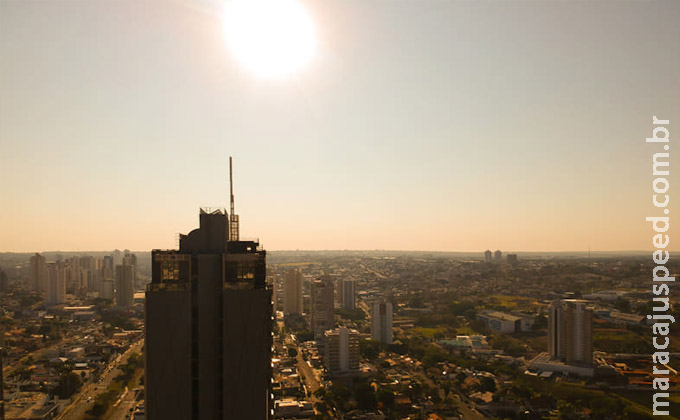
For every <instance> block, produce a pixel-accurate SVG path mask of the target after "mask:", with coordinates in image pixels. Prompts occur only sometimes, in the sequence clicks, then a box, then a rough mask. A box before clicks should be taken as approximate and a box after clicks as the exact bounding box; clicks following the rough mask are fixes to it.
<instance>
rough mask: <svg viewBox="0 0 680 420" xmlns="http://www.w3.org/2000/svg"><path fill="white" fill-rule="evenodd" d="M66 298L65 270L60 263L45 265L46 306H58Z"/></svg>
mask: <svg viewBox="0 0 680 420" xmlns="http://www.w3.org/2000/svg"><path fill="white" fill-rule="evenodd" d="M65 298H66V270H65V268H64V265H63V263H62V262H61V261H58V262H54V263H49V264H48V265H47V296H46V303H47V304H48V305H59V304H61V303H64V301H65Z"/></svg>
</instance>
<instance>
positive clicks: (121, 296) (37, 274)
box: [30, 251, 139, 308]
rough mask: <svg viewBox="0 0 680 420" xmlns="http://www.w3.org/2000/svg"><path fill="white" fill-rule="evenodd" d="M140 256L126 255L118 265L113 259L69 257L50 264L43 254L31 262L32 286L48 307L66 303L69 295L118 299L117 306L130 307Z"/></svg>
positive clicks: (127, 252)
mask: <svg viewBox="0 0 680 420" xmlns="http://www.w3.org/2000/svg"><path fill="white" fill-rule="evenodd" d="M136 267H137V256H136V255H135V254H132V253H130V252H129V251H126V252H125V255H124V256H123V257H122V259H121V261H120V263H119V264H115V265H114V256H113V255H110V256H109V255H107V256H104V257H103V258H97V257H93V256H83V257H70V258H67V259H65V260H57V261H49V262H48V261H47V259H46V258H45V257H44V256H43V255H41V254H35V255H33V256H32V257H31V259H30V287H31V289H32V290H34V291H36V292H39V293H42V294H44V295H45V301H46V303H47V305H50V306H53V305H60V304H63V303H65V302H66V300H65V298H66V292H67V290H69V291H70V292H72V293H73V294H74V295H77V296H81V297H86V296H91V297H100V298H103V299H108V300H113V299H115V302H116V306H117V307H120V308H130V307H131V306H132V303H133V299H134V291H135V289H136V288H138V287H139V285H138V284H137V275H136Z"/></svg>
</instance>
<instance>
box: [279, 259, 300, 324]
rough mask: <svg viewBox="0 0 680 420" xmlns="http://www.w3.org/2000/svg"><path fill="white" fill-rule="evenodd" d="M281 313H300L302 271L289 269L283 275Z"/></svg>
mask: <svg viewBox="0 0 680 420" xmlns="http://www.w3.org/2000/svg"><path fill="white" fill-rule="evenodd" d="M283 313H284V314H285V315H299V314H301V313H302V273H301V272H300V270H295V269H290V270H288V271H287V272H286V274H284V276H283Z"/></svg>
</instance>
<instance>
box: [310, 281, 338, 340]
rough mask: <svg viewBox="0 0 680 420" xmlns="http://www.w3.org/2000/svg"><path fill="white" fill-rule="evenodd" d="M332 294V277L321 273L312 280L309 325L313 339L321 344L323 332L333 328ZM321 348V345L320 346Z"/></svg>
mask: <svg viewBox="0 0 680 420" xmlns="http://www.w3.org/2000/svg"><path fill="white" fill-rule="evenodd" d="M333 298H334V295H333V278H332V277H331V276H328V275H323V276H321V278H319V279H316V280H314V281H313V282H312V290H311V312H312V316H311V327H312V333H314V339H315V340H316V341H317V342H318V343H321V344H323V340H324V333H325V332H326V331H328V330H330V329H333V326H334V325H335V324H334V319H333V317H334V316H335V311H334V308H333V305H334V299H333ZM320 348H323V345H321V346H320Z"/></svg>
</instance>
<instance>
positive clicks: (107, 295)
mask: <svg viewBox="0 0 680 420" xmlns="http://www.w3.org/2000/svg"><path fill="white" fill-rule="evenodd" d="M114 274H115V271H114V264H113V255H106V256H104V260H103V261H102V266H101V268H100V274H99V280H98V282H97V283H96V284H95V287H97V289H95V290H94V291H97V292H99V297H101V298H104V299H113V290H114V287H113V279H114ZM109 282H110V283H109ZM109 288H110V292H109Z"/></svg>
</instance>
